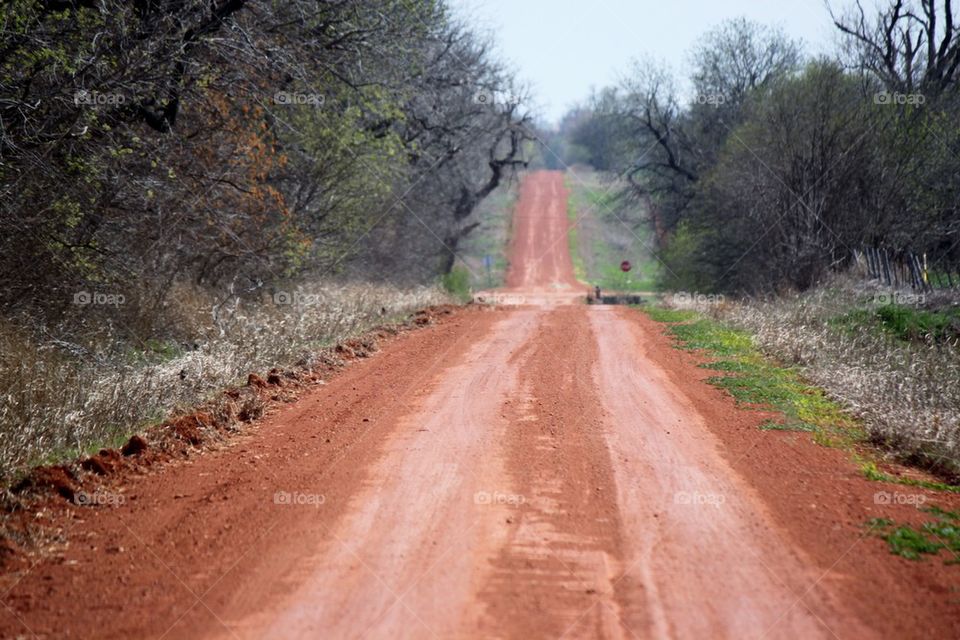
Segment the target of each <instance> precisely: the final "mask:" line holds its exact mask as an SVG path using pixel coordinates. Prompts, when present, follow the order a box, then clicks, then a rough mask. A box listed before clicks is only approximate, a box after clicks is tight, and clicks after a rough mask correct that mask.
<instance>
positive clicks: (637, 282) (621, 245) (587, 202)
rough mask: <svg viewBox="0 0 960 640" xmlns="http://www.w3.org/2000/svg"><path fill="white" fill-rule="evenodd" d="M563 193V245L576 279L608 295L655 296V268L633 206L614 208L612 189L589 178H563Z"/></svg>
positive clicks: (615, 196) (645, 232)
mask: <svg viewBox="0 0 960 640" xmlns="http://www.w3.org/2000/svg"><path fill="white" fill-rule="evenodd" d="M566 187H567V189H568V191H569V194H570V195H569V198H568V200H567V217H568V219H569V220H570V222H571V229H570V231H569V234H568V240H569V244H570V256H571V257H572V259H573V266H574V273H575V274H576V276H577V279H579V280H580V281H582V282H585V283H589V284H591V285H596V286H599V287H600V288H601V289H603V290H608V291H624V292H629V291H654V290H656V288H657V286H658V285H657V283H658V276H659V269H660V264H659V262H658V261H657V260H656V259H655V258H654V257H653V255H652V254H651V252H650V250H649V248H648V245H649V237H650V233H651V232H650V230H649V229H648V228H647V227H646V226H644V225H643V224H639V223H637V219H638V217H639V211H638V210H637V209H636V208H635V207H637V206H639V205H632V204H624V203H622V202H620V201H619V199H618V189H616V188H613V189H611V188H610V186H608V185H605V184H603V183H602V182H601V181H600V180H599V179H598V178H597V176H596V175H595V174H584V175H581V176H578V178H577V179H573V178H571V177H570V176H568V177H567V179H566ZM625 220H626V221H627V222H628V223H629V225H630V226H629V228H628V227H627V226H625V225H624V221H625ZM631 221H632V222H631ZM623 260H629V261H630V262H631V264H632V265H633V269H632V270H631V271H629V272H626V273H624V272H623V271H621V270H620V263H621V262H622V261H623Z"/></svg>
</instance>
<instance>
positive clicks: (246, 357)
mask: <svg viewBox="0 0 960 640" xmlns="http://www.w3.org/2000/svg"><path fill="white" fill-rule="evenodd" d="M169 299H170V300H171V301H172V304H171V307H170V308H168V309H165V310H163V313H164V314H165V315H166V316H167V318H166V319H167V320H169V321H171V322H172V323H173V324H174V325H176V326H177V327H178V333H177V335H176V337H171V335H172V334H170V335H164V334H162V333H160V334H158V335H157V336H155V337H150V338H147V339H144V338H139V339H136V340H134V339H131V337H130V333H131V332H130V331H129V330H127V329H129V328H128V327H126V328H123V329H122V328H120V327H118V326H112V325H111V322H110V316H109V314H108V313H106V312H100V316H99V317H98V320H97V322H91V323H89V324H90V325H91V327H95V329H94V328H91V329H90V330H89V331H88V332H86V333H82V334H78V333H77V331H76V329H75V328H74V329H73V330H72V332H71V334H70V336H69V339H64V338H63V337H62V336H63V332H57V331H56V330H55V328H45V327H40V328H36V327H32V328H29V327H27V325H26V323H24V322H15V321H13V320H11V319H5V320H0V483H9V482H10V481H12V480H14V479H15V478H16V476H17V475H18V474H19V473H21V472H23V471H24V470H26V469H27V468H29V467H30V466H32V465H35V464H38V463H45V462H53V461H59V460H65V459H70V458H73V457H75V456H76V455H79V454H81V453H84V452H87V451H90V450H95V449H98V448H100V447H102V446H107V445H113V444H116V443H118V442H120V441H121V440H122V439H125V438H126V437H128V436H129V435H130V434H131V433H133V432H135V431H136V430H137V429H138V428H139V427H142V426H144V425H146V424H150V423H153V422H157V421H160V420H162V419H163V418H164V417H165V416H166V415H167V414H169V413H171V412H172V411H175V410H178V409H186V408H189V407H191V406H194V405H196V404H199V403H202V402H203V401H204V400H206V399H208V398H210V397H211V396H212V395H214V394H215V393H216V392H217V391H219V390H221V389H222V388H224V387H226V386H229V385H231V384H234V383H237V382H239V381H241V380H243V379H244V378H245V377H246V375H247V374H248V373H249V372H253V371H263V370H265V369H268V368H271V367H274V366H280V367H283V366H289V365H295V364H299V365H310V364H312V359H313V358H314V357H315V355H316V354H317V352H318V351H319V350H320V349H321V348H322V347H325V346H329V345H331V344H334V343H337V342H339V341H341V340H343V339H345V338H347V337H349V336H351V335H355V334H357V333H360V332H362V331H364V330H366V329H369V328H371V327H373V326H375V325H377V324H381V323H384V322H387V321H391V320H397V319H400V318H402V317H403V316H405V315H407V314H409V313H411V312H413V311H415V310H417V309H421V308H423V307H427V306H430V305H434V304H440V303H443V302H448V301H449V297H448V296H447V295H446V294H444V293H443V292H442V291H440V290H439V289H437V288H426V287H424V288H416V289H406V290H400V289H396V288H393V287H389V286H375V285H367V284H342V285H334V286H329V285H328V286H322V287H321V286H312V287H311V286H304V287H302V288H300V289H297V290H295V291H289V292H274V293H273V294H271V295H268V296H264V297H263V299H259V300H242V299H240V298H238V297H234V298H228V299H226V300H224V299H220V300H214V299H211V298H210V296H208V295H206V294H204V293H202V292H199V291H197V290H193V289H190V288H184V289H183V290H181V291H176V292H174V293H173V294H172V295H171V296H170V298H169ZM134 333H135V331H134ZM54 336H57V337H54Z"/></svg>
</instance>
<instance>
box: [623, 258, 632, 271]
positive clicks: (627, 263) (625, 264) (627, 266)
mask: <svg viewBox="0 0 960 640" xmlns="http://www.w3.org/2000/svg"><path fill="white" fill-rule="evenodd" d="M632 268H633V265H631V264H630V261H629V260H624V261H623V262H621V263H620V271H623V272H624V273H626V272H627V271H630V269H632Z"/></svg>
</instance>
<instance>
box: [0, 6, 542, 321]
mask: <svg viewBox="0 0 960 640" xmlns="http://www.w3.org/2000/svg"><path fill="white" fill-rule="evenodd" d="M0 13H2V19H0V271H2V273H3V274H4V278H3V280H2V282H0V306H2V308H3V310H4V311H5V312H6V313H8V314H11V313H20V312H23V313H27V314H39V315H40V316H42V317H48V318H52V319H54V320H56V319H57V318H58V317H67V316H68V315H69V312H70V310H71V306H70V305H71V304H72V302H73V299H72V298H73V296H75V295H76V292H77V291H81V290H91V289H94V290H104V291H122V293H123V294H124V295H125V296H126V299H127V300H128V301H130V300H131V298H136V301H137V304H136V305H135V306H137V307H138V308H139V309H140V310H141V312H143V313H150V312H155V311H156V310H157V309H160V308H162V307H163V306H164V305H167V304H170V302H171V301H170V300H169V295H170V291H171V290H172V289H173V287H174V286H175V285H177V284H178V283H184V282H186V283H190V284H191V285H192V286H195V287H200V288H206V289H209V290H211V291H218V292H227V293H228V294H229V295H258V294H259V293H260V292H263V291H266V290H269V289H270V288H271V287H273V286H276V283H277V282H281V281H284V280H287V279H290V278H296V277H323V276H325V275H328V274H336V273H340V272H343V271H344V270H350V271H353V272H359V273H363V272H376V273H378V274H380V275H381V277H382V278H383V279H391V278H394V279H401V280H402V279H407V280H413V281H422V280H424V279H427V278H430V277H433V276H435V275H436V274H437V273H440V272H443V271H445V270H449V268H450V267H451V265H452V263H453V256H454V255H455V253H456V251H457V247H458V243H460V241H461V240H462V238H463V237H464V236H465V234H467V233H469V232H470V231H471V230H472V229H473V227H474V226H475V224H476V222H475V221H474V220H473V219H472V214H473V213H474V211H475V208H476V206H477V204H478V202H479V201H480V200H482V199H483V198H484V197H485V196H486V195H487V194H488V193H490V192H491V191H492V190H493V189H495V188H496V187H497V186H498V185H499V184H500V183H501V181H503V180H504V179H505V178H506V177H507V176H508V175H509V174H510V172H511V171H512V170H513V169H515V168H516V167H518V166H520V165H522V164H523V163H524V162H525V160H524V157H523V156H524V148H525V144H526V142H527V140H528V139H529V137H530V136H529V133H528V120H529V116H528V114H527V113H526V112H525V111H524V110H523V107H522V106H521V103H522V102H523V98H524V96H523V95H522V88H521V87H518V86H517V84H516V83H515V81H514V80H513V78H512V76H511V75H510V73H508V71H507V70H506V69H505V68H504V67H503V66H502V65H501V64H499V63H498V61H497V60H496V59H495V58H494V56H492V55H491V52H490V48H489V45H488V43H487V42H486V40H485V39H484V38H483V37H481V36H479V35H478V34H476V33H474V32H472V31H471V30H470V29H469V28H468V27H466V26H465V25H464V24H462V23H460V22H459V21H458V20H457V19H455V17H453V16H452V15H451V12H450V10H449V8H448V7H447V6H446V4H445V3H444V1H443V0H322V1H317V0H285V1H284V2H267V1H264V0H213V1H211V0H133V1H132V2H127V1H121V0H11V1H10V2H8V3H5V4H4V6H3V8H2V9H0Z"/></svg>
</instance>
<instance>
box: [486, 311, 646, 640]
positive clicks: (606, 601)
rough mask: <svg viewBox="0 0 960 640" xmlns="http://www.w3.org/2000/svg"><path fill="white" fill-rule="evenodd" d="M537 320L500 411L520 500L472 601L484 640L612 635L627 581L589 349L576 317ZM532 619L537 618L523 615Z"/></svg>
mask: <svg viewBox="0 0 960 640" xmlns="http://www.w3.org/2000/svg"><path fill="white" fill-rule="evenodd" d="M582 311H583V310H582V308H577V307H573V306H567V307H557V308H556V309H554V310H551V311H548V312H545V313H543V314H542V316H541V320H540V323H539V326H538V331H537V333H536V334H535V335H534V336H532V338H531V340H529V341H528V342H527V343H526V344H525V346H524V347H523V349H522V350H521V351H520V353H518V354H517V356H515V357H516V358H517V359H519V360H521V363H522V364H521V366H520V372H521V373H520V384H519V388H518V390H517V392H516V393H514V394H512V395H511V397H510V400H509V403H508V404H507V406H506V407H505V411H506V415H508V416H509V424H510V427H509V430H508V432H507V434H506V450H507V454H506V455H507V469H508V471H509V474H510V476H511V477H512V478H513V481H514V484H515V485H516V486H518V487H519V490H520V492H521V495H522V496H523V498H524V501H523V505H522V508H521V509H520V510H519V512H518V513H517V515H516V517H515V518H514V519H513V520H512V522H511V527H510V532H509V534H508V536H507V540H506V544H505V545H503V547H502V548H501V551H500V553H499V554H498V556H497V557H496V559H494V560H493V566H494V570H493V575H492V576H491V578H490V580H489V581H488V584H487V585H486V586H485V588H484V590H483V591H482V592H481V594H480V596H481V598H482V599H484V600H486V601H487V603H488V611H489V613H490V617H489V620H488V623H487V626H486V627H485V628H484V632H485V633H487V634H489V637H508V638H532V637H555V638H558V637H561V636H562V637H566V638H601V637H602V638H620V637H623V636H622V630H621V627H620V616H621V609H622V608H623V607H625V606H627V605H628V603H629V602H630V600H631V597H630V595H631V594H630V589H631V587H632V584H631V581H624V580H621V581H619V583H618V585H617V589H616V590H615V589H614V587H613V581H614V580H615V579H616V578H617V577H618V576H619V573H620V571H621V569H620V565H621V564H622V557H623V552H622V549H623V547H624V541H623V539H622V536H621V524H620V515H619V513H618V511H617V507H616V502H615V500H614V496H615V494H616V486H615V483H614V477H613V473H612V469H611V465H610V460H609V456H608V452H607V448H606V446H605V442H604V423H603V416H602V407H601V406H600V404H599V401H598V396H597V393H596V389H595V388H594V386H593V383H592V381H591V380H590V377H589V375H582V374H583V373H584V372H587V373H588V372H589V371H590V369H591V367H592V365H593V363H594V362H595V361H596V358H597V353H596V343H595V340H594V338H593V335H592V331H591V328H590V326H589V324H588V323H587V319H586V317H585V315H584V314H583V312H582ZM534 612H535V615H531V614H532V613H534Z"/></svg>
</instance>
